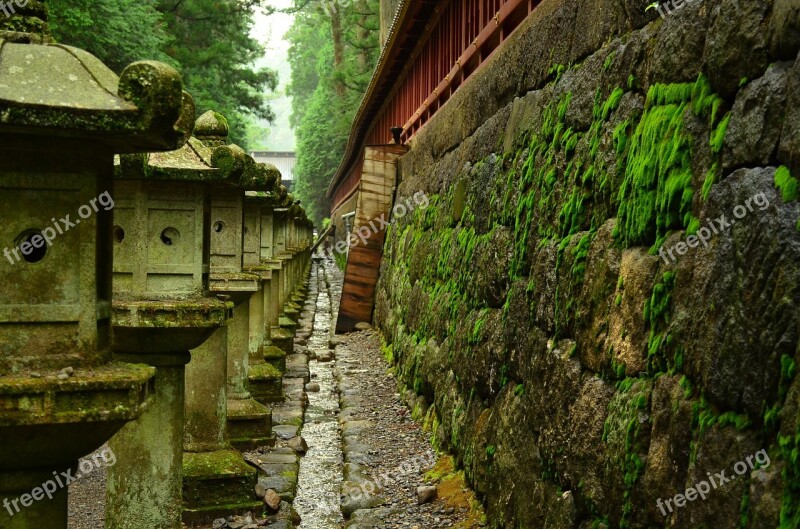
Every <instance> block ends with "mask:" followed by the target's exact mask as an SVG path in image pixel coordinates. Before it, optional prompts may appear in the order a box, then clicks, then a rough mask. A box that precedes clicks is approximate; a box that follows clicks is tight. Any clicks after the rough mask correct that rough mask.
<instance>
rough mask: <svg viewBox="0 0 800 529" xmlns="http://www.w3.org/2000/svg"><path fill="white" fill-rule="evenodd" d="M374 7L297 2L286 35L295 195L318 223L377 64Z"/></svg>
mask: <svg viewBox="0 0 800 529" xmlns="http://www.w3.org/2000/svg"><path fill="white" fill-rule="evenodd" d="M378 9H379V1H378V0H346V1H345V0H323V2H308V3H304V4H298V12H297V14H296V15H295V22H294V24H293V25H292V28H291V29H290V31H289V33H288V35H287V39H288V40H289V41H290V43H291V48H290V49H289V62H290V64H291V67H292V80H291V84H290V86H289V93H290V94H291V95H292V98H293V99H292V124H293V125H294V126H295V127H296V135H297V166H296V168H295V194H296V195H297V196H298V197H299V198H300V199H301V200H302V201H303V205H304V206H305V207H306V211H308V214H309V217H310V218H311V219H312V220H314V222H315V223H316V224H317V225H321V222H322V219H323V218H324V217H326V216H327V214H328V207H329V205H328V201H327V199H326V198H325V192H326V191H327V189H328V185H329V184H330V181H331V178H332V177H333V175H334V173H335V171H336V168H337V167H338V166H339V162H340V161H341V159H342V156H343V155H344V149H345V146H346V143H347V137H348V134H349V131H350V124H351V123H352V120H353V117H354V115H355V113H356V111H357V110H358V106H359V104H360V102H361V99H362V97H363V95H364V92H365V91H366V88H367V85H368V84H369V80H370V78H371V76H372V71H373V70H374V68H375V63H376V61H377V57H378V52H379V44H378V38H379V31H380V21H379V11H378Z"/></svg>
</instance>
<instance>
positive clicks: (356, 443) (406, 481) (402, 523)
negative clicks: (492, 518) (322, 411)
mask: <svg viewBox="0 0 800 529" xmlns="http://www.w3.org/2000/svg"><path fill="white" fill-rule="evenodd" d="M340 339H341V342H342V343H341V344H340V345H338V346H337V347H336V364H337V371H338V374H339V390H340V394H341V406H342V414H341V418H342V423H343V424H342V429H343V438H344V447H345V463H347V464H346V465H345V479H346V480H348V481H349V482H350V483H346V484H345V487H344V490H343V493H344V494H345V498H348V490H347V489H348V486H349V487H350V488H351V489H353V488H354V487H353V485H352V484H353V483H355V484H361V486H358V487H355V492H354V493H353V494H351V495H352V496H354V497H355V498H356V499H355V500H352V499H349V498H348V499H346V501H345V503H344V505H343V507H344V509H345V510H348V509H349V508H351V507H350V506H348V501H350V502H353V503H358V501H361V502H362V503H366V504H369V503H370V498H374V499H375V500H380V499H383V500H385V503H383V504H382V505H380V506H379V502H378V501H375V502H374V506H375V507H378V508H373V509H370V510H366V511H356V512H355V514H354V516H353V521H351V522H350V525H348V526H347V527H352V528H364V529H366V528H380V527H383V528H412V529H413V528H417V529H429V528H436V527H453V526H456V525H458V526H459V527H470V526H471V525H470V524H468V523H467V518H468V515H469V513H468V511H467V509H466V508H465V507H463V506H460V507H452V506H447V505H445V504H444V502H443V501H441V500H437V501H435V502H432V503H426V504H423V505H419V504H418V499H417V487H420V486H426V485H428V484H426V483H425V479H424V476H425V473H426V472H427V471H428V470H430V469H431V467H433V464H434V463H435V462H436V461H437V457H436V454H435V453H434V451H433V450H432V448H431V444H430V440H429V439H430V434H429V433H426V432H424V431H423V430H422V428H421V427H420V425H419V424H417V423H416V422H415V421H413V420H411V418H410V417H409V415H410V411H409V410H408V408H407V407H406V406H405V404H404V403H403V402H402V401H401V396H400V394H399V393H398V392H397V384H396V381H395V379H394V377H393V376H392V375H391V374H389V372H388V371H387V370H388V367H389V366H388V364H387V363H386V361H385V360H384V358H383V356H382V354H381V351H380V338H379V336H378V334H377V333H375V332H373V331H362V332H357V333H352V334H349V335H345V336H343V337H341V338H340ZM369 481H373V482H374V481H377V482H378V485H379V486H380V487H381V489H382V490H378V491H377V493H376V494H375V496H372V495H370V494H365V492H367V493H368V492H370V488H371V487H370V486H369ZM365 483H366V485H365ZM359 506H360V505H355V507H359ZM367 506H373V505H367Z"/></svg>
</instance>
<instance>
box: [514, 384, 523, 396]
mask: <svg viewBox="0 0 800 529" xmlns="http://www.w3.org/2000/svg"><path fill="white" fill-rule="evenodd" d="M524 394H525V384H517V385H516V387H515V388H514V395H516V396H517V397H521V396H523V395H524Z"/></svg>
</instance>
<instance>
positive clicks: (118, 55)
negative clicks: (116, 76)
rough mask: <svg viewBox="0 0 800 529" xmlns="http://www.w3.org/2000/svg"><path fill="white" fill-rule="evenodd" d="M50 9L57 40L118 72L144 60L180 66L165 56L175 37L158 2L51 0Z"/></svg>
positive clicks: (51, 24)
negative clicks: (165, 25) (84, 52)
mask: <svg viewBox="0 0 800 529" xmlns="http://www.w3.org/2000/svg"><path fill="white" fill-rule="evenodd" d="M47 7H48V10H49V22H50V29H51V30H52V32H53V36H55V37H56V39H58V40H59V41H60V42H64V43H65V44H69V45H70V46H75V47H78V48H82V49H84V50H87V51H89V52H91V53H92V54H94V55H95V56H96V57H97V58H98V59H100V60H101V61H103V63H105V64H106V66H108V67H109V68H111V69H112V70H114V71H115V72H117V73H120V72H122V70H123V69H124V68H125V67H126V66H127V65H129V64H130V63H132V62H134V61H138V60H142V59H155V60H160V61H164V62H168V63H170V64H172V65H173V66H176V63H175V61H174V60H173V59H172V58H171V57H169V56H168V55H167V54H166V53H165V49H166V48H167V46H168V45H170V44H171V43H172V42H173V41H174V39H175V37H174V35H171V34H170V33H169V30H168V28H165V27H164V24H163V16H162V14H161V12H160V11H159V10H158V1H157V0H113V1H112V0H49V1H48V2H47Z"/></svg>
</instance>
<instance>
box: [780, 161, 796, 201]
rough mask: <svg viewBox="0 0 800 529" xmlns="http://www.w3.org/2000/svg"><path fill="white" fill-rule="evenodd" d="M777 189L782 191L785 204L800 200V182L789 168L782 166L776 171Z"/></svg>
mask: <svg viewBox="0 0 800 529" xmlns="http://www.w3.org/2000/svg"><path fill="white" fill-rule="evenodd" d="M775 187H776V188H777V189H778V191H780V193H781V198H782V199H783V201H784V202H791V201H792V200H797V199H798V198H800V182H799V181H798V180H797V178H795V177H794V176H792V174H791V173H790V172H789V168H788V167H786V166H784V165H781V166H780V167H778V169H777V170H776V171H775Z"/></svg>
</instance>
